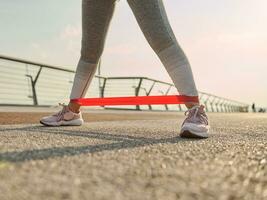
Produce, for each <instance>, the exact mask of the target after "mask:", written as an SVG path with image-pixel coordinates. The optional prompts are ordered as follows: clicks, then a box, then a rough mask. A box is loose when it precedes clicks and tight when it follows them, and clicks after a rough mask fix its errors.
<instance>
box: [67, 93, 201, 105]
mask: <svg viewBox="0 0 267 200" xmlns="http://www.w3.org/2000/svg"><path fill="white" fill-rule="evenodd" d="M71 102H73V103H78V104H80V105H81V106H117V105H157V104H158V105H159V104H185V103H198V102H199V100H198V96H184V95H168V96H137V97H105V98H81V99H72V100H71Z"/></svg>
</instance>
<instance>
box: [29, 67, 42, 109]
mask: <svg viewBox="0 0 267 200" xmlns="http://www.w3.org/2000/svg"><path fill="white" fill-rule="evenodd" d="M41 71H42V66H40V68H39V70H38V72H37V74H36V76H35V78H34V79H33V77H32V75H29V74H26V76H27V77H29V78H30V80H31V86H32V100H33V105H34V106H38V97H37V93H36V87H35V86H36V83H37V80H38V78H39V76H40V74H41Z"/></svg>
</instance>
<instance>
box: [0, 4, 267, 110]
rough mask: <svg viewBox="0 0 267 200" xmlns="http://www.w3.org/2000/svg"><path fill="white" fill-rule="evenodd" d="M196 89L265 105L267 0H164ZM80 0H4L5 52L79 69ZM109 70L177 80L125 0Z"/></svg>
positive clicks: (0, 43)
mask: <svg viewBox="0 0 267 200" xmlns="http://www.w3.org/2000/svg"><path fill="white" fill-rule="evenodd" d="M164 3H165V8H166V11H167V14H168V17H169V21H170V23H171V25H172V28H173V31H174V33H175V35H176V37H177V40H178V42H179V43H180V45H181V46H182V48H183V49H184V51H185V53H186V55H187V57H188V58H189V61H190V63H191V65H192V69H193V73H194V77H195V81H196V84H197V88H198V89H199V90H200V91H203V92H208V93H212V94H215V95H218V96H223V97H226V98H230V99H234V100H238V101H241V102H245V103H249V104H251V103H252V102H255V103H256V105H257V106H264V107H267V61H266V57H267V56H266V53H267V21H266V19H267V12H266V8H267V1H266V0H254V1H252V0H223V1H214V0H202V1H197V0H164ZM80 40H81V0H56V1H55V0H46V1H42V0H27V1H21V0H12V1H10V0H0V54H3V55H8V56H13V57H19V58H24V59H28V60H33V61H38V62H43V63H47V64H52V65H59V66H62V67H65V68H71V69H75V68H76V64H77V62H78V59H79V55H80V43H81V42H80ZM102 75H103V76H146V77H149V78H155V79H159V80H162V81H167V82H171V79H170V78H169V76H168V74H167V72H166V70H165V68H164V67H163V65H162V64H161V63H160V61H159V59H158V58H157V56H156V54H155V53H154V52H153V50H152V49H151V48H150V47H149V45H148V44H147V42H146V40H145V38H144V36H143V34H142V32H141V31H140V28H139V27H138V25H137V23H136V20H135V18H134V16H133V14H132V12H131V10H130V8H129V6H128V4H127V1H126V0H120V1H119V2H118V3H117V6H116V10H115V14H114V17H113V19H112V22H111V26H110V30H109V33H108V37H107V41H106V45H105V51H104V53H103V56H102Z"/></svg>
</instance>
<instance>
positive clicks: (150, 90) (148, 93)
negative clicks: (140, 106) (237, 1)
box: [146, 81, 156, 110]
mask: <svg viewBox="0 0 267 200" xmlns="http://www.w3.org/2000/svg"><path fill="white" fill-rule="evenodd" d="M155 84H156V81H154V82H153V84H152V86H151V87H150V89H149V91H148V92H147V93H146V96H149V95H150V93H151V92H152V90H153V88H154V86H155ZM148 109H149V110H152V106H151V105H148Z"/></svg>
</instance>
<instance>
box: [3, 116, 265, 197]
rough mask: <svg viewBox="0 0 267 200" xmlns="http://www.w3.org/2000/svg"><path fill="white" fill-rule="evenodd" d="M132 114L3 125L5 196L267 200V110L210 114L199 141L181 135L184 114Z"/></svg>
mask: <svg viewBox="0 0 267 200" xmlns="http://www.w3.org/2000/svg"><path fill="white" fill-rule="evenodd" d="M97 112H98V111H94V112H93V113H92V114H91V118H92V119H93V118H94V115H96V113H97ZM127 113H128V114H127ZM127 113H126V114H125V116H124V115H123V112H122V111H118V112H116V111H113V112H112V114H110V113H109V114H110V118H112V117H114V120H113V121H106V120H105V119H106V118H104V119H103V120H101V114H103V116H104V113H103V112H102V111H99V113H98V114H97V116H98V118H97V120H95V121H94V120H92V121H89V122H87V123H85V125H84V126H81V127H57V128H56V127H43V126H41V125H39V124H37V123H36V124H12V125H11V124H9V125H1V126H0V199H1V200H11V199H12V200H16V199H18V200H24V199H25V200H26V199H27V200H33V199H34V200H35V199H44V200H50V199H51V200H52V199H79V200H80V199H92V200H94V199H96V200H98V199H99V200H100V199H101V200H102V199H112V200H127V199H132V200H136V199H142V200H148V199H151V200H152V199H153V200H157V199H159V200H163V199H164V200H172V199H189V200H190V199H203V200H204V199H205V200H209V199H219V200H228V199H229V200H230V199H231V200H232V199H245V200H254V199H255V200H263V199H267V115H264V114H254V113H253V114H251V113H250V114H223V113H217V114H215V113H210V114H209V117H210V122H211V126H212V130H211V134H210V138H208V139H202V140H198V139H182V138H180V137H179V136H178V134H179V126H180V124H181V123H182V120H183V118H184V116H183V114H182V113H168V112H162V113H153V112H149V113H148V112H146V113H144V114H142V112H127ZM129 113H130V114H129ZM118 115H120V117H118ZM121 115H122V116H121ZM127 115H131V116H132V117H131V118H127ZM135 115H136V116H137V117H133V116H135ZM144 115H146V117H144ZM24 116H25V119H23V123H25V121H26V119H27V117H29V118H30V115H28V116H27V115H24ZM105 116H106V115H105ZM123 116H124V117H123ZM138 116H141V117H140V120H138ZM153 116H154V117H153ZM155 116H156V117H155ZM16 122H18V121H16ZM30 122H32V121H30Z"/></svg>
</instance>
